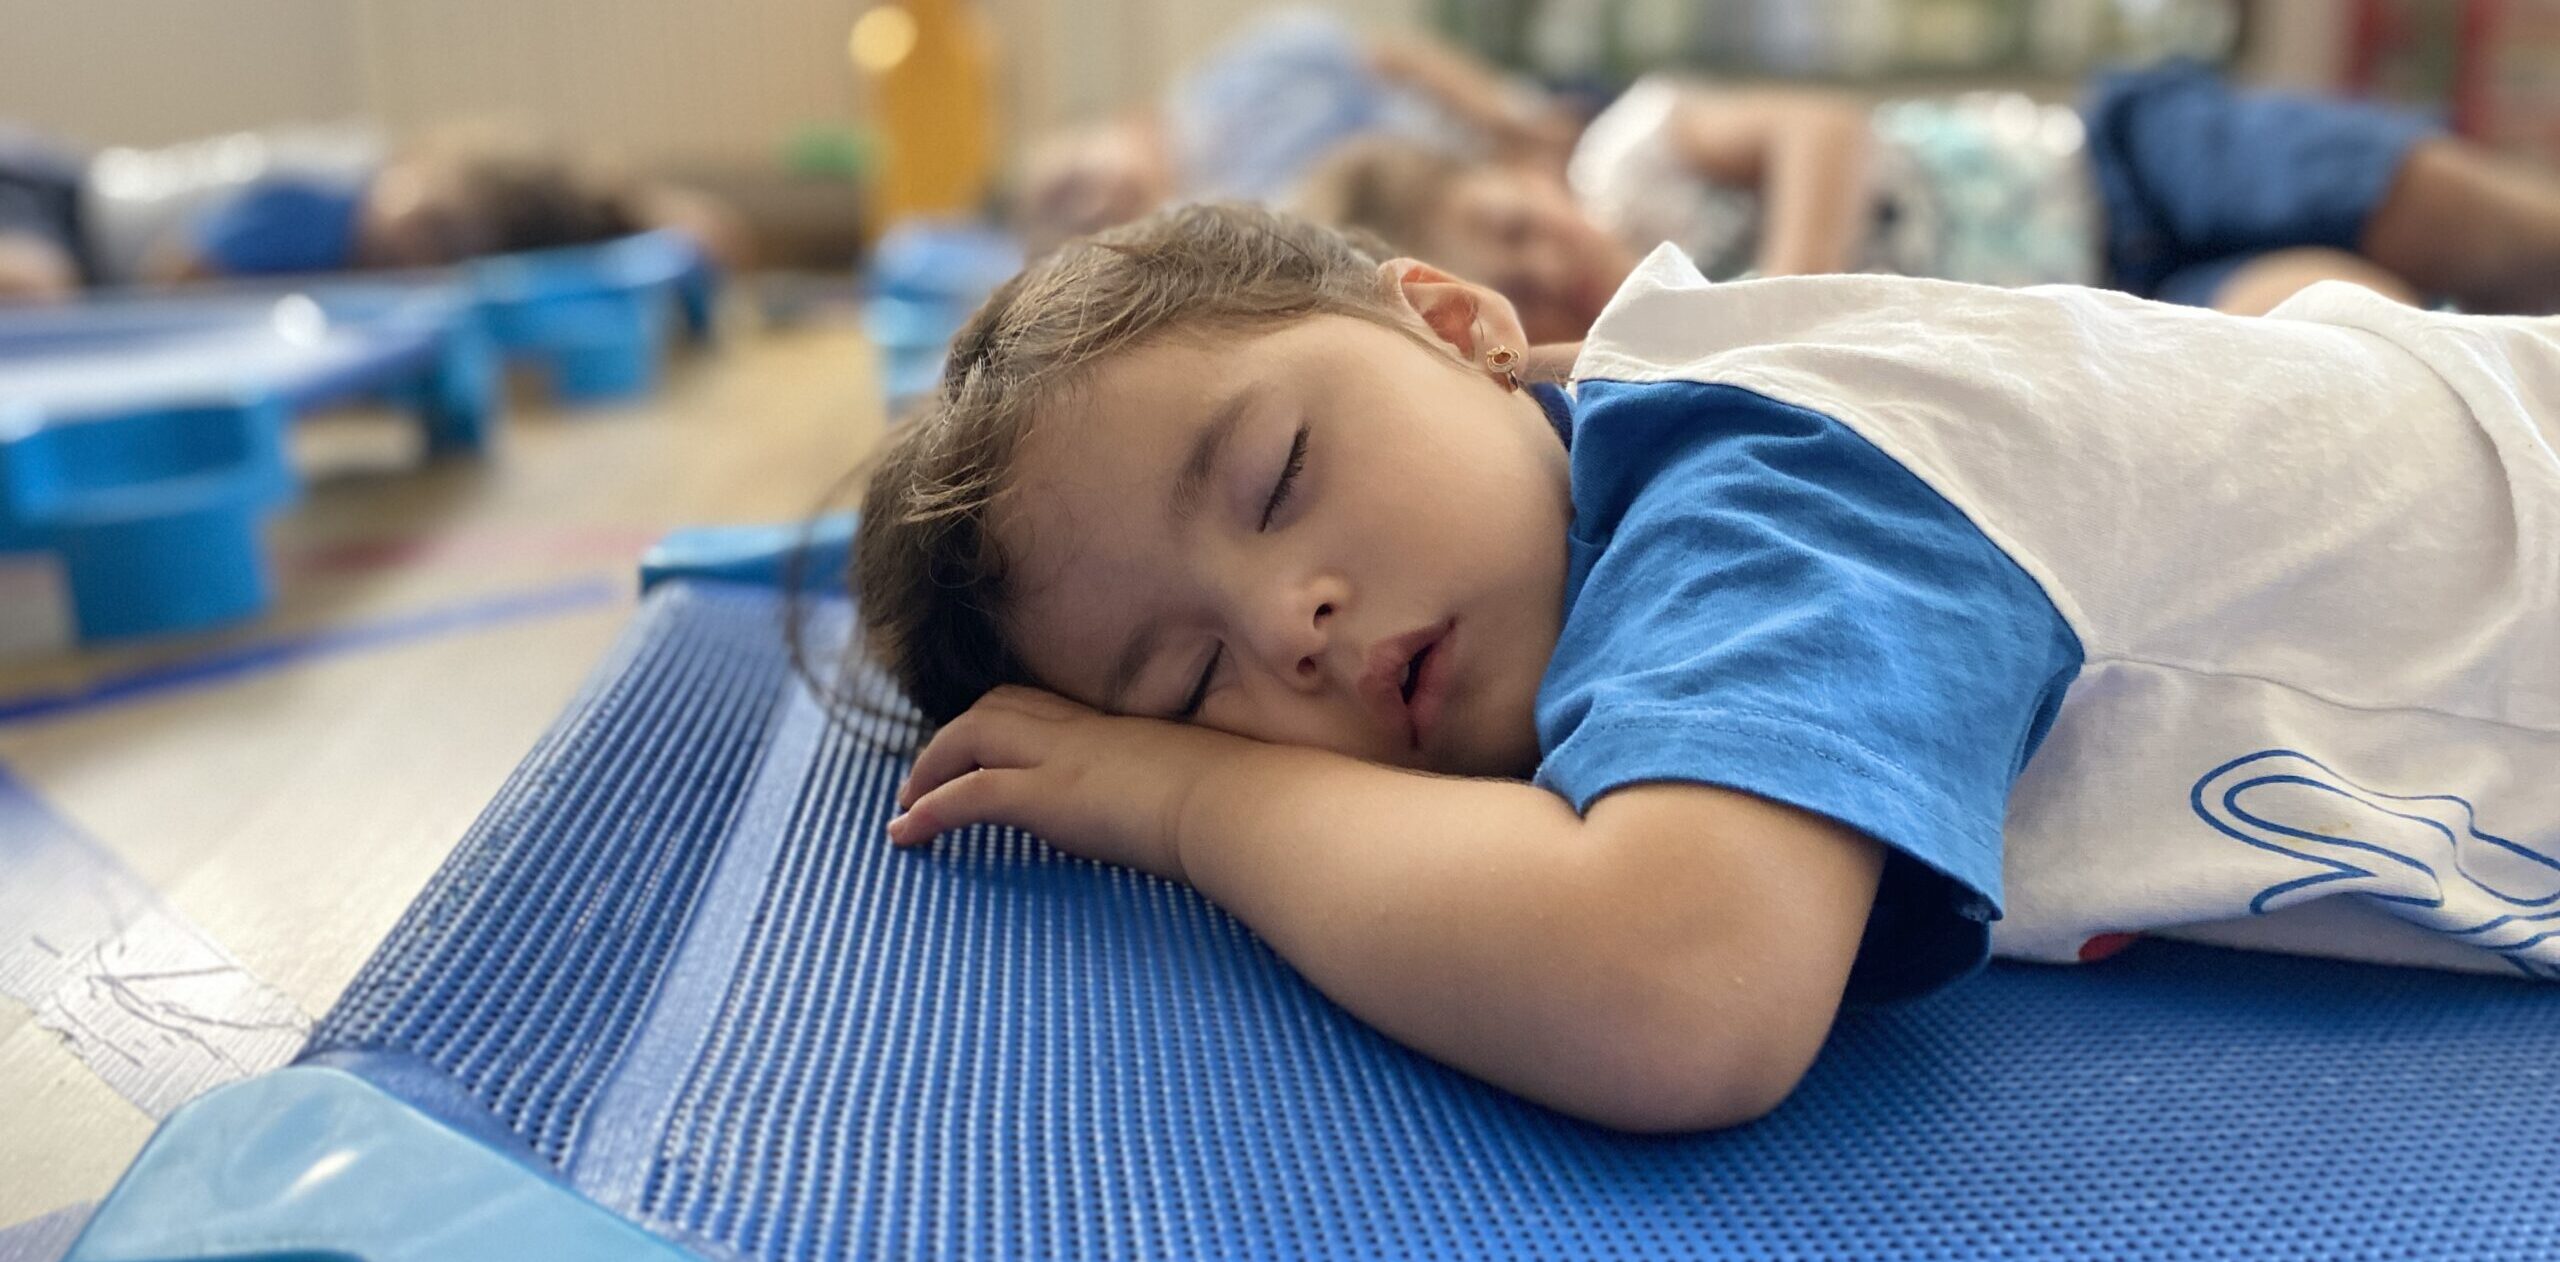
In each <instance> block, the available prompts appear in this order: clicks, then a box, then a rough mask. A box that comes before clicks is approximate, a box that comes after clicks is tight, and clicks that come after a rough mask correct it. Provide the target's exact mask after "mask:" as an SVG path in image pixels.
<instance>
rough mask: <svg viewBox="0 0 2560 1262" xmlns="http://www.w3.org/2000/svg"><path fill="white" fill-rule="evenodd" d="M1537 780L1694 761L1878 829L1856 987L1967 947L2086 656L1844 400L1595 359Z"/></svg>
mask: <svg viewBox="0 0 2560 1262" xmlns="http://www.w3.org/2000/svg"><path fill="white" fill-rule="evenodd" d="M1573 428H1574V436H1573V442H1572V453H1573V457H1572V461H1573V502H1574V515H1575V516H1574V538H1573V541H1572V571H1571V574H1570V576H1569V580H1568V587H1567V592H1568V596H1567V606H1566V610H1565V619H1564V626H1563V632H1562V635H1561V637H1560V639H1559V641H1558V644H1557V647H1556V653H1555V656H1554V658H1553V659H1552V660H1551V662H1550V664H1549V667H1548V671H1547V674H1546V677H1545V680H1544V681H1543V683H1542V685H1541V687H1540V690H1539V695H1538V706H1537V716H1538V735H1539V748H1540V751H1541V753H1542V759H1541V763H1540V766H1539V770H1538V776H1537V778H1538V782H1539V783H1540V784H1542V785H1544V786H1546V787H1547V788H1549V789H1551V790H1553V791H1555V792H1556V793H1558V794H1560V795H1562V796H1564V797H1565V798H1566V799H1567V800H1569V801H1570V802H1571V803H1572V804H1573V806H1574V808H1575V809H1576V810H1585V809H1588V808H1589V806H1590V804H1591V803H1592V802H1593V801H1594V800H1595V799H1597V798H1599V797H1600V796H1601V795H1603V794H1606V793H1608V792H1609V791H1611V790H1613V789H1617V788H1621V787H1625V786H1627V785H1632V784H1641V783H1649V782H1661V781H1690V782H1696V783H1701V784H1712V785H1717V786H1721V787H1725V788H1731V789H1738V790H1741V791H1743V792H1747V793H1752V794H1755V795H1757V796H1760V797H1763V798H1767V799H1770V800H1772V801H1777V802H1783V803H1785V804H1787V805H1790V806H1794V807H1797V808H1800V809H1803V810H1808V811H1812V812H1815V813H1817V814H1820V815H1823V816H1826V817H1828V818H1830V819H1833V820H1836V821H1839V822H1840V823H1843V824H1846V825H1848V826H1850V827H1853V828H1856V829H1858V830H1859V831H1861V832H1863V833H1865V834H1867V835H1868V836H1871V837H1874V838H1876V839H1877V840H1879V841H1881V842H1883V843H1884V844H1885V845H1886V846H1887V847H1888V848H1889V854H1890V858H1889V860H1888V863H1887V869H1886V878H1885V887H1884V889H1883V890H1882V891H1881V892H1880V893H1879V896H1878V900H1877V905H1876V909H1875V912H1874V914H1873V915H1872V916H1871V917H1870V921H1869V925H1868V932H1867V940H1866V942H1865V944H1864V945H1863V946H1862V948H1861V950H1860V953H1859V962H1858V966H1857V969H1856V971H1855V972H1854V973H1853V974H1852V979H1851V990H1852V994H1853V997H1857V998H1862V999H1883V998H1896V997H1903V996H1908V995H1912V994H1917V993H1921V992H1925V991H1927V990H1930V989H1934V988H1935V987H1937V986H1939V985H1943V984H1944V983H1946V982H1947V981H1950V980H1953V979H1954V978H1956V977H1958V976H1961V975H1963V974H1964V973H1966V972H1969V971H1971V970H1972V969H1973V968H1974V967H1976V966H1978V965H1979V964H1980V963H1981V961H1982V959H1983V958H1984V956H1985V954H1986V953H1987V950H1988V929H1987V923H1988V922H1989V921H1990V920H1992V919H1994V918H1996V917H1997V915H1998V909H1999V903H2000V857H2001V825H2002V820H2003V817H2004V815H2005V813H2006V809H2007V802H2008V794H2009V789H2010V787H2011V785H2012V784H2013V783H2014V782H2015V781H2016V779H2017V775H2018V773H2019V771H2020V770H2021V769H2022V768H2023V767H2024V766H2025V765H2026V760H2027V758H2028V757H2029V756H2030V755H2031V754H2032V753H2033V752H2034V749H2035V746H2036V744H2037V743H2038V742H2039V741H2041V740H2042V738H2043V735H2044V732H2045V730H2046V728H2047V727H2049V726H2050V724H2051V722H2052V720H2053V716H2054V713H2055V711H2056V710H2057V709H2058V708H2059V707H2060V704H2061V700H2062V696H2063V693H2064V691H2065V690H2066V689H2067V688H2068V686H2069V683H2070V680H2071V678H2072V677H2073V676H2074V675H2075V674H2076V673H2077V671H2078V669H2079V663H2080V646H2079V642H2078V640H2077V638H2076V637H2074V636H2073V634H2072V632H2071V630H2070V628H2069V626H2068V625H2067V624H2066V623H2065V622H2064V621H2063V619H2062V618H2061V616H2060V615H2059V614H2058V613H2057V612H2056V611H2055V610H2054V607H2053V605H2052V603H2051V602H2050V601H2049V600H2047V599H2046V597H2045V595H2044V592H2043V590H2042V589H2041V588H2040V587H2039V586H2037V584H2036V583H2035V581H2034V580H2033V579H2032V578H2030V577H2029V576H2028V575H2027V574H2026V573H2025V572H2024V571H2023V570H2021V569H2019V568H2018V566H2017V565H2016V564H2015V563H2014V562H2012V561H2011V560H2010V559H2009V557H2008V556H2007V554H2005V553H2003V552H2002V551H2001V550H2000V549H1999V547H1998V546H1997V545H1996V544H1994V543H1992V542H1991V541H1990V540H1989V539H1988V538H1986V537H1985V536H1984V535H1983V534H1982V532H1981V531H1980V530H1979V529H1977V528H1976V527H1975V526H1974V525H1973V523H1972V522H1971V521H1970V520H1969V519H1968V518H1967V517H1966V516H1965V515H1964V514H1963V512H1961V511H1960V510H1959V509H1957V508H1956V507H1955V506H1954V505H1952V504H1950V503H1948V502H1947V501H1946V500H1945V499H1944V498H1943V497H1941V496H1940V495H1939V494H1938V493H1937V492H1936V491H1935V490H1933V489H1931V488H1930V487H1929V486H1928V485H1927V484H1926V483H1924V482H1922V481H1921V480H1920V479H1919V478H1918V477H1917V476H1915V475H1913V474H1912V473H1911V472H1910V471H1908V470H1906V469H1904V468H1903V467H1902V466H1901V465H1899V464H1898V463H1896V462H1895V461H1894V460H1893V459H1892V458H1891V457H1889V456H1887V455H1885V454H1884V453H1883V452H1882V451H1880V450H1878V449H1877V448H1876V447H1875V446H1874V445H1872V444H1870V443H1868V442H1867V441H1866V440H1865V439H1863V438H1861V437H1860V436H1858V435H1857V433H1856V432H1855V431H1853V430H1851V429H1849V428H1848V427H1847V426H1845V425H1843V424H1842V423H1840V422H1839V421H1838V420H1836V419H1834V418H1831V417H1828V416H1825V415H1822V414H1820V413H1818V412H1814V411H1810V410H1807V409H1804V408H1800V407H1795V406H1791V405H1788V404H1783V403H1779V402H1776V401H1774V400H1771V399H1769V398H1766V397H1764V396H1761V395H1758V394H1755V393H1752V392H1750V391H1747V390H1742V389H1738V388H1735V387H1731V386H1721V385H1713V384H1706V383H1699V382H1689V381H1668V382H1654V383H1646V384H1629V383H1620V382H1606V381H1596V382H1585V383H1583V384H1582V385H1581V386H1580V387H1579V389H1578V392H1577V399H1576V404H1575V407H1574V424H1573Z"/></svg>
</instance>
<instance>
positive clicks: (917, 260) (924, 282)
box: [862, 221, 1023, 419]
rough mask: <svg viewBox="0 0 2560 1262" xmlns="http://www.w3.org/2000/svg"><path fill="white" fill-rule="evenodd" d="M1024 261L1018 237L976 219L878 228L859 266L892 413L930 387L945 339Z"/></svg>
mask: <svg viewBox="0 0 2560 1262" xmlns="http://www.w3.org/2000/svg"><path fill="white" fill-rule="evenodd" d="M1022 261H1023V259H1022V246H1021V243H1019V242H1017V241H1015V240H1014V239H1013V238H1012V237H1010V236H1008V235H1006V234H1004V233H1002V232H999V231H997V230H995V229H993V228H988V227H984V226H981V225H975V224H968V223H933V222H922V221H919V222H913V223H906V224H901V225H899V226H898V227H896V228H892V229H890V230H889V231H888V232H887V233H885V234H883V235H882V236H881V238H880V243H879V245H878V246H876V247H874V248H873V250H872V251H871V257H870V259H869V261H868V264H867V266H866V267H865V269H864V275H863V298H862V331H863V333H864V335H865V336H866V337H868V338H869V339H870V342H871V345H872V347H873V348H874V349H875V350H876V351H877V352H878V353H879V356H880V379H881V382H882V386H883V393H884V394H885V395H886V397H887V403H888V407H889V411H890V412H891V414H892V416H893V419H894V416H895V414H897V413H900V412H903V411H905V410H906V409H907V408H908V407H910V406H912V405H913V404H914V403H915V402H917V401H918V400H920V399H922V398H924V397H925V396H926V395H928V394H931V393H932V392H933V389H934V387H935V386H936V385H937V384H939V383H940V381H941V379H942V361H943V357H944V355H946V354H947V353H948V352H949V351H950V349H951V339H952V338H953V337H954V336H956V335H957V334H958V333H959V332H960V326H961V325H962V324H963V323H965V322H966V321H967V320H968V318H969V314H970V313H971V312H973V311H975V310H977V308H978V304H979V303H981V302H984V301H986V299H987V295H989V294H992V293H994V292H995V290H996V287H997V286H999V285H1001V284H1003V283H1004V282H1005V281H1006V280H1007V279H1009V278H1011V277H1012V275H1013V274H1014V273H1015V272H1018V271H1020V270H1022Z"/></svg>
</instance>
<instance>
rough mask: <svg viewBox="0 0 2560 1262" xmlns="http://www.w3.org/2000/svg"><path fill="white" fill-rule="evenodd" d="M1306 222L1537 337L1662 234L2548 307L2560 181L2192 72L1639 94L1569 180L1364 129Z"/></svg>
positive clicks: (2180, 296) (2185, 294) (1840, 258)
mask: <svg viewBox="0 0 2560 1262" xmlns="http://www.w3.org/2000/svg"><path fill="white" fill-rule="evenodd" d="M1296 207H1297V209H1298V210H1299V211H1300V212H1301V213H1304V214H1307V215H1310V216H1313V217H1315V218H1317V219H1320V220H1323V221H1324V222H1327V223H1331V224H1333V225H1335V226H1337V227H1344V228H1359V229H1364V230H1366V231H1369V232H1374V233H1376V234H1378V235H1379V236H1381V237H1382V238H1384V239H1385V240H1387V241H1389V242H1391V243H1393V245H1394V246H1395V247H1396V248H1398V249H1400V250H1404V251H1407V252H1410V253H1413V254H1416V255H1419V256H1421V257H1423V258H1427V259H1430V260H1431V261H1432V262H1434V263H1436V264H1438V265H1440V266H1442V267H1446V268H1449V269H1452V270H1454V271H1457V272H1459V273H1462V274H1464V275H1466V276H1468V277H1469V278H1471V279H1474V280H1477V281H1480V282H1483V283H1485V284H1487V285H1490V286H1491V287H1492V288H1494V289H1497V290H1500V291H1501V292H1502V293H1503V294H1504V296H1506V297H1508V298H1510V299H1511V301H1512V304H1513V306H1514V308H1515V309H1517V310H1518V311H1519V312H1520V314H1521V318H1522V321H1523V323H1524V324H1525V325H1526V326H1527V328H1528V330H1529V333H1530V335H1531V336H1533V337H1536V338H1538V339H1540V340H1542V341H1543V340H1556V341H1568V340H1573V339H1576V338H1579V337H1581V336H1582V331H1583V330H1585V329H1587V328H1589V327H1590V325H1591V320H1592V317H1593V316H1595V315H1596V314H1598V312H1599V309H1600V306H1601V304H1603V303H1605V302H1607V301H1608V299H1609V296H1610V295H1611V294H1613V293H1615V292H1616V291H1617V288H1618V285H1619V284H1620V283H1621V282H1622V281H1624V280H1625V279H1626V277H1627V274H1628V272H1629V271H1631V270H1632V269H1633V268H1634V266H1635V264H1636V261H1637V260H1638V259H1639V258H1641V257H1642V256H1643V254H1644V252H1645V251H1646V250H1648V249H1650V248H1652V246H1653V245H1654V244H1655V243H1657V242H1661V241H1666V240H1667V241H1672V242H1675V243H1677V244H1679V245H1680V246H1681V248H1682V249H1683V250H1685V251H1687V252H1688V253H1689V255H1690V257H1691V258H1692V259H1693V260H1694V261H1695V262H1696V263H1697V264H1698V266H1699V268H1700V269H1701V270H1703V271H1704V272H1706V274H1707V275H1709V276H1712V277H1715V278H1717V279H1719V280H1722V279H1730V278H1733V277H1735V276H1738V275H1741V274H1744V273H1746V272H1747V273H1751V274H1756V275H1763V276H1791V275H1810V274H1816V273H1823V272H1841V271H1876V272H1892V273H1896V274H1899V275H1904V276H1934V277H1937V278H1939V279H1942V280H1962V281H1971V282H1975V283H1978V284H1987V285H2012V286H2019V285H2033V284H2086V285H2105V286H2107V287H2109V288H2113V289H2122V290H2124V291H2125V292H2127V293H2132V294H2136V295H2139V296H2141V297H2145V298H2157V299H2160V300H2162V301H2164V302H2180V303H2187V304H2190V305H2194V306H2209V307H2213V308H2215V309H2217V310H2223V311H2230V312H2235V313H2240V314H2250V315H2254V314H2258V313H2261V312H2264V311H2266V310H2268V309H2269V308H2272V307H2273V306H2275V305H2276V304H2277V303H2278V302H2281V301H2282V300H2283V299H2284V298H2286V297H2289V296H2291V295H2292V294H2293V293H2294V292H2296V291H2298V290H2300V289H2302V288H2304V287H2306V286H2308V285H2310V284H2313V283H2315V282H2317V281H2319V280H2324V279H2337V280H2352V281H2355V282H2357V283H2359V284H2362V285H2364V286H2366V287H2367V288H2370V289H2374V290H2376V291H2378V292H2382V293H2386V294H2389V295H2391V296H2393V297H2397V298H2400V299H2402V300H2403V301H2434V300H2449V301H2452V302H2455V303H2458V304H2459V305H2460V306H2461V307H2462V308H2463V309H2464V310H2469V311H2483V312H2495V313H2506V314H2538V313H2547V312H2551V311H2555V310H2560V179H2554V178H2553V177H2552V175H2551V174H2550V173H2549V172H2548V171H2546V170H2541V169H2538V168H2536V167H2534V166H2533V165H2531V164H2529V163H2525V162H2519V161H2514V160H2510V159H2507V158H2504V157H2502V156H2500V155H2497V154H2493V153H2491V152H2489V151H2487V150H2485V149H2483V148H2482V147H2481V146H2479V145H2477V144H2474V143H2472V142H2470V141H2466V140H2463V139H2461V138H2459V137H2456V136H2450V135H2446V134H2443V133H2442V132H2441V131H2440V130H2439V129H2438V128H2437V127H2436V126H2435V125H2434V124H2433V123H2432V122H2430V121H2429V120H2427V119H2425V118H2423V117H2421V116H2419V115H2416V114H2413V113H2409V112H2406V111H2401V110H2395V109H2389V108H2385V107H2381V106H2376V105H2373V104H2370V103H2366V102H2360V101H2351V100H2343V99H2337V98H2330V97H2321V96H2306V95H2295V94H2290V93H2279V92H2269V91H2260V90H2241V89H2236V88H2234V87H2232V86H2231V85H2229V84H2227V83H2225V82H2224V81H2223V80H2222V78H2221V77H2220V76H2219V75H2217V74H2216V73H2215V72H2214V71H2212V70H2211V69H2209V68H2206V67H2204V66H2201V65H2197V64H2195V63H2192V62H2174V61H2173V62H2169V63H2166V64H2163V65H2159V66H2154V67H2150V68H2146V69H2142V70H2137V71H2130V72H2123V73H2118V74H2112V75H2107V76H2103V77H2101V78H2100V79H2099V80H2097V82H2096V83H2095V84H2094V85H2093V86H2092V88H2091V90H2090V92H2089V94H2088V99H2087V100H2086V102H2085V103H2083V105H2081V106H2080V107H2079V108H2074V107H2071V106H2067V105H2059V104H2053V103H2047V102H2039V101H2035V100H2031V99H2029V98H2027V97H2025V96H2022V95H2019V94H2016V93H1987V92H1977V93H1968V94H1964V95H1961V96H1952V97H1925V96H1924V97H1912V98H1905V99H1896V100H1888V101H1884V102H1882V103H1870V102H1868V101H1865V100H1863V99H1860V98H1858V97H1856V96H1853V95H1851V94H1849V93H1845V92H1840V91H1828V90H1822V89H1814V88H1795V87H1739V86H1719V85H1716V84H1713V83H1708V82H1699V81H1693V80H1684V79H1676V78H1670V77H1666V76H1651V77H1648V78H1645V79H1641V80H1639V81H1637V82H1636V83H1635V84H1634V85H1633V86H1632V87H1630V88H1628V89H1627V91H1626V92H1625V93H1624V94H1623V95H1621V96H1620V97H1619V98H1618V99H1617V100H1616V101H1615V102H1614V103H1612V104H1611V105H1610V106H1609V107H1608V108H1607V109H1606V110H1603V111H1602V112H1601V113H1600V115H1599V117H1597V118H1594V119H1593V120H1592V121H1591V123H1590V125H1589V126H1588V127H1587V128H1586V129H1584V130H1583V132H1582V133H1581V135H1580V138H1579V139H1578V140H1577V141H1576V142H1575V143H1574V147H1573V150H1572V154H1571V156H1570V158H1569V159H1568V160H1567V162H1565V163H1564V164H1563V165H1562V167H1561V169H1558V168H1557V167H1555V166H1553V165H1551V164H1544V163H1535V162H1518V161H1500V160H1484V159H1479V158H1473V157H1468V156H1465V155H1456V154H1451V153H1449V152H1446V151H1443V150H1439V149H1435V148H1433V147H1431V146H1429V145H1425V144H1417V143H1414V142H1413V141H1411V140H1408V139H1403V138H1397V137H1390V136H1381V137H1370V138H1365V139H1363V140H1360V141H1357V142H1354V143H1351V144H1348V145H1345V146H1343V147H1341V148H1339V149H1337V150H1335V151H1334V152H1333V153H1332V154H1331V155H1330V156H1328V157H1327V159H1326V160H1325V161H1324V162H1323V163H1322V164H1320V165H1319V166H1318V167H1316V168H1314V169H1313V173H1312V174H1311V175H1310V177H1309V178H1308V179H1307V180H1306V181H1305V182H1304V183H1303V184H1302V185H1301V186H1300V187H1299V189H1298V191H1297V204H1296Z"/></svg>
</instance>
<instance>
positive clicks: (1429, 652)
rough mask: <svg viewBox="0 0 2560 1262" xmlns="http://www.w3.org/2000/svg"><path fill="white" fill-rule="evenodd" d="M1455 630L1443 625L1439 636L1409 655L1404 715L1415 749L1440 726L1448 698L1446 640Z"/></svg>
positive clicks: (1424, 742) (1419, 747)
mask: <svg viewBox="0 0 2560 1262" xmlns="http://www.w3.org/2000/svg"><path fill="white" fill-rule="evenodd" d="M1456 631H1457V624H1456V622H1455V621H1454V620H1453V621H1451V622H1449V623H1447V624H1444V625H1443V626H1442V627H1441V628H1440V634H1439V635H1437V636H1435V637H1433V638H1432V640H1431V642H1430V643H1428V644H1425V645H1423V646H1422V651H1421V652H1419V653H1416V654H1414V655H1413V663H1412V665H1411V666H1410V667H1409V668H1407V670H1406V671H1405V679H1404V701H1405V714H1406V716H1407V718H1408V721H1409V722H1410V723H1411V724H1412V726H1413V747H1414V748H1415V749H1421V748H1423V746H1424V745H1426V744H1427V743H1429V741H1430V740H1431V733H1432V731H1433V729H1435V728H1437V727H1439V725H1440V707H1441V706H1442V705H1443V704H1444V703H1446V701H1447V700H1448V696H1449V654H1448V647H1449V640H1450V637H1451V636H1453V635H1454V634H1455V633H1456Z"/></svg>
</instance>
